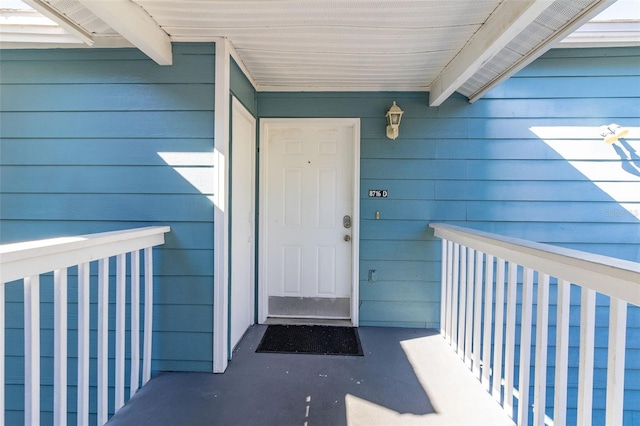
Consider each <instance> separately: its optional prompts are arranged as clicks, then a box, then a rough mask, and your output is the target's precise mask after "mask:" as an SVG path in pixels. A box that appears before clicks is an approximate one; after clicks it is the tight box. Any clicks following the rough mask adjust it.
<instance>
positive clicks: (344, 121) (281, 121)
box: [258, 118, 360, 327]
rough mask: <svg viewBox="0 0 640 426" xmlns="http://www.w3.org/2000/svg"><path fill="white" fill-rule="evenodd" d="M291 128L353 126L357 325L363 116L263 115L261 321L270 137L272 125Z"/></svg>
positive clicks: (354, 313) (354, 318)
mask: <svg viewBox="0 0 640 426" xmlns="http://www.w3.org/2000/svg"><path fill="white" fill-rule="evenodd" d="M275 125H277V126H291V127H316V126H319V125H320V126H345V127H352V128H353V168H352V173H353V201H352V202H353V206H352V209H353V210H352V211H353V216H352V221H351V222H352V228H351V242H352V245H351V253H352V269H351V270H352V275H351V280H352V283H351V296H350V297H351V301H350V304H351V324H352V325H353V326H354V327H357V326H358V324H359V316H360V311H359V300H360V289H359V281H360V278H359V277H360V274H359V265H360V196H359V194H360V119H359V118H263V119H261V120H260V136H259V137H260V170H259V176H260V184H259V185H260V190H259V191H260V192H259V194H260V200H259V203H258V205H259V211H260V212H261V214H260V215H259V216H260V222H259V224H260V227H259V230H258V236H259V240H260V241H259V247H258V263H259V270H258V323H260V324H264V323H265V321H266V320H267V313H268V309H267V303H268V295H267V292H266V288H265V287H266V283H265V273H266V272H265V264H266V262H265V251H266V231H267V223H266V220H267V218H266V214H264V212H266V209H267V198H268V194H267V179H266V173H267V170H268V165H269V151H268V144H267V141H266V137H267V135H268V130H269V127H270V126H275Z"/></svg>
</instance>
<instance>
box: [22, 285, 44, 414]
mask: <svg viewBox="0 0 640 426" xmlns="http://www.w3.org/2000/svg"><path fill="white" fill-rule="evenodd" d="M24 423H25V424H26V425H37V424H40V276H38V275H34V276H31V277H27V278H25V279H24Z"/></svg>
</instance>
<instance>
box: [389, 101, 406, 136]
mask: <svg viewBox="0 0 640 426" xmlns="http://www.w3.org/2000/svg"><path fill="white" fill-rule="evenodd" d="M402 114H404V111H402V110H401V109H400V107H399V106H398V105H396V101H393V105H391V108H389V111H387V114H386V115H385V117H387V137H388V138H389V139H394V140H395V139H396V138H397V137H398V134H399V132H400V120H402Z"/></svg>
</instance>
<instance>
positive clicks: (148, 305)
mask: <svg viewBox="0 0 640 426" xmlns="http://www.w3.org/2000/svg"><path fill="white" fill-rule="evenodd" d="M152 335H153V248H152V247H149V248H145V249H144V337H143V338H144V347H143V360H142V385H143V386H144V385H145V384H146V383H147V382H148V381H149V379H151V344H152V339H151V336H152Z"/></svg>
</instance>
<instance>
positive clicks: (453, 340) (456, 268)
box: [449, 243, 460, 351]
mask: <svg viewBox="0 0 640 426" xmlns="http://www.w3.org/2000/svg"><path fill="white" fill-rule="evenodd" d="M459 272H460V245H459V244H457V243H454V244H453V291H452V294H451V334H450V340H449V344H450V345H451V346H452V347H453V350H454V351H455V350H457V347H458V290H460V281H459Z"/></svg>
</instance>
